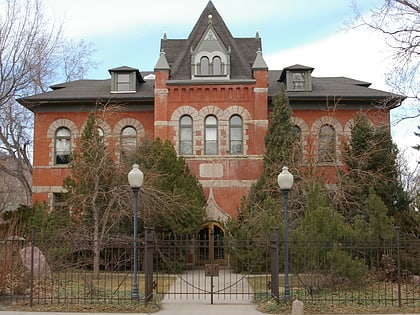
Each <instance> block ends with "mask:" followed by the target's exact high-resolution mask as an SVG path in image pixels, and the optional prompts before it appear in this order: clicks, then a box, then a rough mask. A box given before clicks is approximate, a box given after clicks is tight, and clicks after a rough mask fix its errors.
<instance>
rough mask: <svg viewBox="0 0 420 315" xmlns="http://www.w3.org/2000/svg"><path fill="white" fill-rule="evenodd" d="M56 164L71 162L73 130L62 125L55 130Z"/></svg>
mask: <svg viewBox="0 0 420 315" xmlns="http://www.w3.org/2000/svg"><path fill="white" fill-rule="evenodd" d="M54 145H55V148H54V151H55V164H68V163H70V154H71V132H70V130H69V129H68V128H66V127H60V128H58V129H57V131H56V132H55V144H54Z"/></svg>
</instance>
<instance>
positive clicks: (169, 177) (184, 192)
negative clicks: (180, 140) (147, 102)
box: [136, 139, 206, 235]
mask: <svg viewBox="0 0 420 315" xmlns="http://www.w3.org/2000/svg"><path fill="white" fill-rule="evenodd" d="M136 161H137V163H139V165H140V166H141V168H142V169H143V171H144V172H145V174H146V175H147V176H148V178H149V181H148V185H149V186H150V189H151V187H153V192H152V191H150V195H149V196H145V198H149V199H148V201H146V203H147V206H145V208H144V211H145V212H147V217H145V218H144V220H145V221H146V225H148V226H153V227H154V228H155V229H156V230H157V231H158V232H162V233H172V234H190V235H192V234H195V233H197V232H198V231H199V230H200V228H201V226H202V224H203V222H204V220H205V206H206V198H205V195H204V192H203V188H202V186H201V184H200V183H199V182H198V180H197V178H196V177H195V176H194V175H193V174H192V173H191V171H190V169H189V168H188V165H187V164H186V162H185V160H184V159H183V157H182V156H179V157H178V156H177V154H176V151H175V148H174V147H173V145H172V144H171V143H170V142H169V141H168V140H166V141H165V142H163V141H162V140H160V139H156V140H155V141H153V143H147V142H145V143H143V144H142V145H141V147H140V148H139V152H138V154H137V156H136Z"/></svg>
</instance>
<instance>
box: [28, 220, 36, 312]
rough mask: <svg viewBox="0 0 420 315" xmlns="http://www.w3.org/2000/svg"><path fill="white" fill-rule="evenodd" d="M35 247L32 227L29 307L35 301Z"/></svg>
mask: <svg viewBox="0 0 420 315" xmlns="http://www.w3.org/2000/svg"><path fill="white" fill-rule="evenodd" d="M34 247H35V227H31V271H30V274H29V281H30V284H29V288H30V289H29V307H32V305H33V301H34V260H35V259H34V249H35V248H34Z"/></svg>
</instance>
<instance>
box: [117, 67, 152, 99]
mask: <svg viewBox="0 0 420 315" xmlns="http://www.w3.org/2000/svg"><path fill="white" fill-rule="evenodd" d="M109 72H110V73H111V93H136V91H137V88H138V87H139V85H140V84H141V83H144V80H143V78H142V76H141V74H140V72H139V70H137V69H134V68H130V67H120V68H114V69H111V70H109Z"/></svg>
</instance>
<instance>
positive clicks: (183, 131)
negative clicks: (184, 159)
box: [179, 115, 193, 154]
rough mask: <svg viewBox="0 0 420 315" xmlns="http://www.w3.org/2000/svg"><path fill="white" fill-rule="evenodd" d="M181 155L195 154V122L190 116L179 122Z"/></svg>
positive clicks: (182, 118)
mask: <svg viewBox="0 0 420 315" xmlns="http://www.w3.org/2000/svg"><path fill="white" fill-rule="evenodd" d="M179 154H193V120H192V118H191V117H190V116H188V115H185V116H182V117H181V119H180V120H179Z"/></svg>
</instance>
